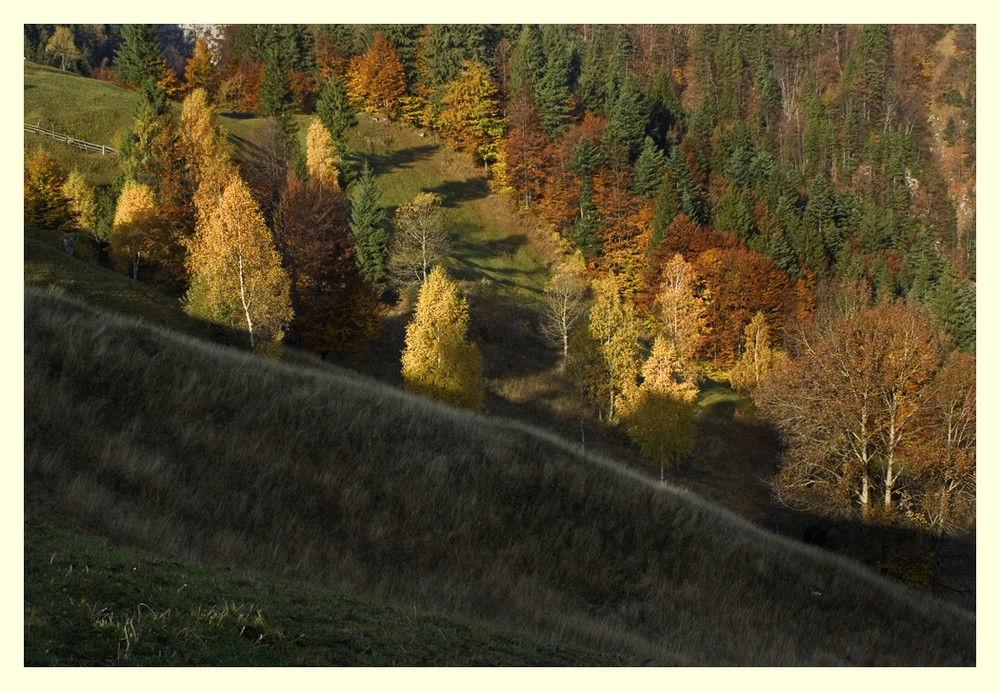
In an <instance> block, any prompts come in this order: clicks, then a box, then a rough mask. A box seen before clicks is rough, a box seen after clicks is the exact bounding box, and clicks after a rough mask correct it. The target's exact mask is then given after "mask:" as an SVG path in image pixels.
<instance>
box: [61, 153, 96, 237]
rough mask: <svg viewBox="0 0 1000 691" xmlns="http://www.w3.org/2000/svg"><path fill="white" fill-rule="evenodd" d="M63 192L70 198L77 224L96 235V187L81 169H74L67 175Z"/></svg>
mask: <svg viewBox="0 0 1000 691" xmlns="http://www.w3.org/2000/svg"><path fill="white" fill-rule="evenodd" d="M62 192H63V196H64V197H66V198H67V199H69V209H70V211H72V212H73V214H74V215H75V216H76V225H77V226H78V227H79V228H81V229H82V230H86V231H88V232H89V233H90V234H91V235H93V236H95V237H96V236H97V232H96V230H95V225H96V220H97V203H96V202H95V201H94V188H92V187H91V186H90V185H88V184H87V181H86V180H84V178H83V175H81V174H80V172H79V171H77V170H72V171H70V174H69V175H67V176H66V182H65V183H63V186H62Z"/></svg>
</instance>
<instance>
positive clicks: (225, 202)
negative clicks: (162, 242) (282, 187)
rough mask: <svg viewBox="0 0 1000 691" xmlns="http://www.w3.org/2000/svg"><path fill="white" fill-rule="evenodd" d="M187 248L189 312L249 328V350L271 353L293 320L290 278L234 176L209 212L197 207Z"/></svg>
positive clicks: (242, 185)
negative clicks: (195, 222) (189, 279)
mask: <svg viewBox="0 0 1000 691" xmlns="http://www.w3.org/2000/svg"><path fill="white" fill-rule="evenodd" d="M199 214H200V219H199V220H200V222H199V226H198V230H197V232H196V233H195V236H194V238H193V240H192V241H191V243H190V245H189V247H188V254H187V264H188V271H189V272H190V274H191V287H190V289H189V290H188V294H187V296H186V299H185V306H186V309H187V310H188V312H189V313H192V314H195V315H197V316H201V317H207V318H209V319H211V320H213V321H216V322H219V323H222V324H229V325H231V326H232V327H233V328H237V329H241V330H245V331H246V332H247V334H248V335H249V337H250V347H251V348H253V349H254V350H267V349H268V348H269V347H270V346H271V345H272V344H276V343H278V342H279V341H280V340H281V339H282V337H283V336H284V332H285V328H286V327H287V326H288V323H289V322H290V321H291V320H292V306H291V299H290V297H289V286H290V282H289V279H288V274H287V273H286V272H285V270H284V269H283V268H282V266H281V256H280V255H279V254H278V251H277V250H276V249H275V248H274V241H273V239H272V238H271V233H270V231H269V230H268V229H267V226H266V225H265V224H264V217H263V216H262V215H261V213H260V209H259V208H258V206H257V202H256V201H254V198H253V196H252V195H251V194H250V189H249V188H248V187H247V185H246V183H245V182H243V180H242V178H240V177H239V175H235V174H234V175H233V177H232V178H231V179H230V182H229V184H228V185H226V187H225V189H224V191H223V192H222V194H221V195H220V196H219V197H218V198H217V200H216V202H215V204H213V205H212V207H211V208H210V209H204V208H202V209H199Z"/></svg>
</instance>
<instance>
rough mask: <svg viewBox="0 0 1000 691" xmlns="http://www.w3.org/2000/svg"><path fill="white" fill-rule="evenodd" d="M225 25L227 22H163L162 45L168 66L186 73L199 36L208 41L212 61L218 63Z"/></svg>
mask: <svg viewBox="0 0 1000 691" xmlns="http://www.w3.org/2000/svg"><path fill="white" fill-rule="evenodd" d="M225 27H226V25H225V24H161V25H160V27H159V33H160V46H161V47H162V48H163V57H164V59H165V60H166V61H167V66H168V67H170V68H171V69H172V70H174V71H175V72H177V73H178V74H181V75H182V74H184V66H185V65H186V64H187V60H188V58H190V57H191V52H192V51H193V50H194V42H195V40H196V39H198V38H204V39H205V40H206V41H207V42H208V48H209V50H211V51H212V62H213V64H217V63H218V61H219V49H220V46H221V44H222V37H223V33H224V31H225Z"/></svg>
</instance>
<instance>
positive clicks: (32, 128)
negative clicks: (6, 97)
mask: <svg viewBox="0 0 1000 691" xmlns="http://www.w3.org/2000/svg"><path fill="white" fill-rule="evenodd" d="M24 131H25V132H34V133H35V134H42V135H45V136H46V137H52V138H53V139H56V140H58V141H61V142H66V143H67V144H69V145H70V146H75V147H77V148H80V149H83V150H84V151H94V152H97V153H99V154H101V155H102V156H104V155H105V154H117V153H118V150H117V149H112V148H111V147H110V146H104V145H103V144H91V143H90V142H85V141H83V140H81V139H73V138H72V137H70V136H69V135H66V134H60V133H59V132H53V131H52V130H47V129H45V128H44V127H42V126H41V123H38V124H37V125H29V124H28V123H24Z"/></svg>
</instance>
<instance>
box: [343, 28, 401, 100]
mask: <svg viewBox="0 0 1000 691" xmlns="http://www.w3.org/2000/svg"><path fill="white" fill-rule="evenodd" d="M405 93H406V76H405V73H404V72H403V63H402V62H401V61H400V59H399V55H398V54H397V53H396V47H395V46H394V45H393V44H392V41H390V40H389V39H388V38H386V36H385V34H383V33H382V32H381V31H378V32H376V34H375V38H374V40H373V41H372V44H371V46H370V47H369V48H368V50H367V51H366V52H365V53H364V54H363V55H358V56H356V57H355V58H354V59H352V60H351V67H350V72H349V76H348V81H347V94H348V96H349V97H350V99H351V101H353V102H354V104H355V105H358V106H360V107H361V108H363V109H364V110H368V111H373V112H384V113H385V114H386V115H388V116H389V117H395V116H396V114H397V113H398V112H399V107H400V98H401V97H402V96H403V95H404V94H405Z"/></svg>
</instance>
